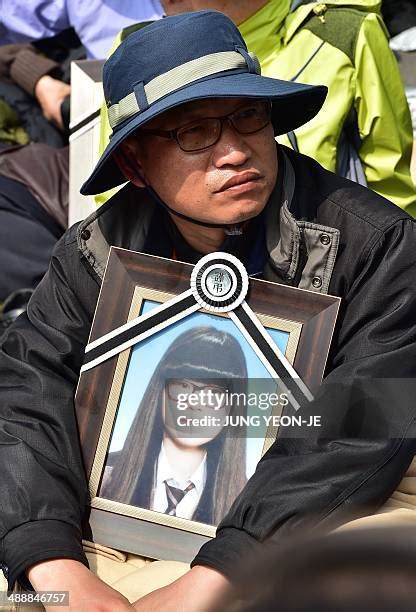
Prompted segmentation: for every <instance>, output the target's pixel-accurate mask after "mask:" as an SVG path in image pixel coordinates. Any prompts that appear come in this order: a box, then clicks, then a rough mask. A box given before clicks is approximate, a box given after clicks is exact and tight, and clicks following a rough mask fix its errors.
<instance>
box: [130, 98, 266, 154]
mask: <svg viewBox="0 0 416 612" xmlns="http://www.w3.org/2000/svg"><path fill="white" fill-rule="evenodd" d="M271 111H272V106H271V103H270V102H269V101H268V100H254V101H252V102H250V104H246V105H245V106H243V107H241V108H238V109H237V110H235V111H233V112H232V113H230V114H229V115H224V116H222V117H206V118H204V119H198V121H193V122H192V123H188V124H187V125H183V126H182V127H180V128H177V129H175V130H146V129H143V130H140V132H141V133H144V134H151V135H153V136H160V137H161V138H167V139H169V140H176V142H177V143H178V145H179V147H180V148H181V149H182V151H185V152H186V153H196V152H197V151H204V150H205V149H208V148H209V147H212V146H213V145H215V144H216V143H217V142H218V141H219V139H220V138H221V134H222V130H223V125H224V121H227V122H228V123H229V125H231V126H232V127H233V128H234V129H235V130H236V132H238V133H239V134H255V133H256V132H260V130H263V129H264V128H265V127H266V125H268V124H269V123H270V119H271Z"/></svg>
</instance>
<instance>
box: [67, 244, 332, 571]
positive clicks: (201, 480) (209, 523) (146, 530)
mask: <svg viewBox="0 0 416 612" xmlns="http://www.w3.org/2000/svg"><path fill="white" fill-rule="evenodd" d="M230 265H231V264H230ZM193 269H194V266H191V265H188V264H184V263H180V262H176V261H172V260H169V259H163V258H160V257H154V256H149V255H144V254H141V253H135V252H132V251H128V250H124V249H119V248H114V247H113V248H111V251H110V255H109V259H108V264H107V269H106V272H105V275H104V279H103V284H102V289H101V293H100V297H99V300H98V303H97V308H96V313H95V317H94V322H93V325H92V329H91V334H90V341H89V347H91V348H92V349H96V346H97V343H100V342H101V339H103V338H105V339H106V342H107V344H108V346H109V347H110V348H111V347H113V348H111V350H109V352H108V353H107V355H106V356H105V358H104V359H103V360H102V361H100V359H97V360H96V362H95V361H94V360H92V361H90V365H92V367H89V368H88V369H86V370H84V371H83V370H82V371H81V372H82V373H81V376H80V380H79V384H78V389H77V394H76V413H77V420H78V426H79V434H80V440H81V449H82V453H83V459H84V465H85V469H86V473H87V477H88V482H89V489H90V496H91V513H90V517H89V525H88V527H87V533H86V537H88V538H90V539H93V540H94V541H96V542H98V543H100V544H104V545H107V546H111V547H113V548H116V549H119V550H123V551H125V552H132V553H136V554H139V555H143V556H148V557H151V558H156V559H174V560H180V561H190V560H191V559H192V558H193V557H194V556H195V554H196V552H197V551H198V550H199V548H200V547H201V545H202V544H203V543H204V542H206V541H207V539H209V538H211V537H213V536H214V535H215V529H216V526H217V525H218V523H219V522H220V520H221V519H222V517H224V516H225V514H226V512H227V511H228V509H229V508H230V506H231V504H232V503H233V501H234V500H235V498H236V497H237V496H238V494H239V493H240V492H241V490H242V489H243V488H244V485H245V483H246V482H247V480H248V479H249V478H250V477H251V476H252V474H253V473H254V471H255V469H256V465H257V463H258V461H259V460H260V458H261V457H262V455H263V454H264V453H265V452H266V451H267V449H268V448H269V447H270V445H271V444H272V443H273V442H274V440H275V439H276V435H277V433H278V429H279V425H280V423H281V419H282V418H283V417H282V414H284V411H285V409H286V407H287V406H288V405H289V403H290V401H291V398H290V394H291V391H290V389H289V388H288V387H287V386H286V385H285V384H284V380H283V379H280V378H278V377H276V376H275V375H274V374H273V372H274V370H273V369H271V368H270V367H268V362H267V359H265V358H264V356H263V353H267V351H265V350H264V348H263V349H261V346H260V342H259V343H257V342H256V341H255V340H254V341H253V339H252V338H251V337H250V335H249V334H247V333H245V329H244V324H241V322H239V321H238V320H237V319H236V317H235V316H233V314H232V312H216V311H215V308H214V310H209V309H207V308H204V307H203V306H201V305H200V304H196V303H195V304H194V306H193V307H192V308H189V307H188V311H186V312H187V314H186V315H185V316H184V315H183V313H182V314H181V313H180V312H179V308H176V310H175V313H174V314H173V316H171V318H170V319H169V324H166V323H164V324H163V325H162V324H161V323H160V314H158V313H160V312H161V309H162V310H163V308H164V307H167V306H168V305H169V304H173V305H174V306H175V304H179V301H178V300H180V298H181V296H186V295H187V293H186V292H187V291H188V292H189V287H190V283H191V282H192V280H191V276H192V272H193ZM213 272H214V274H213V275H212V274H211V280H212V283H214V284H215V283H219V282H223V279H222V278H220V275H218V273H217V271H216V269H215V270H213ZM245 304H247V309H249V310H248V311H249V312H251V313H253V317H254V318H255V322H256V325H257V326H258V328H259V329H261V330H262V334H263V336H264V337H265V338H266V339H268V340H269V341H270V346H272V347H275V350H276V351H277V352H278V353H279V354H280V355H281V356H282V359H283V360H284V361H285V362H287V364H288V368H289V369H290V370H291V371H293V372H294V373H296V374H297V375H298V376H299V377H300V379H301V381H303V384H304V385H305V386H306V388H307V389H308V390H310V392H311V393H313V392H314V391H315V390H316V389H317V387H318V386H319V384H320V382H321V380H322V376H323V372H324V368H325V362H326V358H327V355H328V351H329V346H330V342H331V337H332V333H333V329H334V325H335V321H336V316H337V312H338V307H339V298H336V297H332V296H327V295H321V294H319V293H314V292H309V291H305V290H300V289H296V288H293V287H288V286H284V285H278V284H275V283H270V282H267V281H261V280H256V279H250V281H249V287H248V293H247V297H246V302H245ZM138 318H141V319H138ZM142 319H143V320H149V321H150V320H151V321H152V322H153V327H152V328H151V329H150V331H149V330H148V331H147V332H145V333H142V334H141V335H140V337H138V341H137V342H136V341H135V339H134V338H133V341H130V343H129V345H128V346H127V344H126V343H125V344H123V339H124V338H125V335H124V336H123V333H124V334H125V333H127V331H128V330H129V329H132V327H131V325H133V324H135V322H136V321H137V320H142ZM242 321H243V319H242ZM243 323H244V321H243ZM114 330H116V331H114ZM117 330H121V331H123V330H126V331H125V332H123V333H120V334H119V335H117ZM132 335H133V334H132V333H130V336H132ZM257 344H258V345H257ZM114 346H115V347H116V348H114ZM262 350H263V353H262ZM91 359H92V357H91ZM292 368H293V370H292Z"/></svg>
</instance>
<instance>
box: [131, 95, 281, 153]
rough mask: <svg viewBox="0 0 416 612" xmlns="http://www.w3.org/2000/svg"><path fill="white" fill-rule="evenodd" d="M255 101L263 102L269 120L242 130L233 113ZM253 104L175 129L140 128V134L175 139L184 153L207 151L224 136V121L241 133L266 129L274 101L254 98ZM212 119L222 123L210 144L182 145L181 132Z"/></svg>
mask: <svg viewBox="0 0 416 612" xmlns="http://www.w3.org/2000/svg"><path fill="white" fill-rule="evenodd" d="M253 102H254V103H259V104H260V103H262V104H263V105H264V107H265V109H266V116H267V121H266V122H265V123H264V125H262V126H261V127H259V128H256V129H255V130H250V131H248V132H245V131H244V132H242V131H241V130H240V129H239V128H238V127H237V126H236V125H235V123H234V121H233V115H235V114H237V113H239V112H241V111H242V110H244V109H245V108H250V106H251V104H253ZM251 104H250V103H249V102H247V103H246V104H244V105H242V106H239V107H238V108H236V109H235V110H234V111H233V112H232V113H228V115H221V116H220V117H202V118H201V119H198V120H195V121H192V122H190V123H187V124H186V125H182V126H181V127H178V128H175V129H174V130H152V129H150V130H149V129H146V128H143V129H140V130H138V133H139V134H148V135H149V136H159V137H160V138H166V139H168V140H175V141H176V143H177V145H178V147H179V148H180V149H181V150H182V151H184V153H198V152H200V151H205V150H206V149H209V148H210V147H213V146H214V145H216V144H217V142H218V141H219V140H220V138H221V136H222V130H223V126H224V121H227V122H228V124H229V125H231V126H232V128H233V129H234V130H235V131H236V132H238V133H239V134H243V135H245V134H247V135H249V134H256V133H257V132H260V131H261V130H264V128H265V127H266V126H267V125H268V124H269V123H270V122H271V116H272V103H271V101H270V100H252V101H251ZM212 120H216V121H217V122H219V123H220V129H219V131H218V135H217V138H216V139H215V141H214V142H212V143H210V144H209V145H206V146H204V147H200V148H198V149H184V148H183V146H181V144H180V142H179V138H178V134H180V133H181V132H184V131H186V130H189V129H190V128H192V127H193V126H194V125H198V124H200V123H203V122H205V121H212Z"/></svg>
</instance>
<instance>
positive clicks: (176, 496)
mask: <svg viewBox="0 0 416 612" xmlns="http://www.w3.org/2000/svg"><path fill="white" fill-rule="evenodd" d="M164 482H165V487H166V497H167V498H168V507H167V508H166V510H165V514H169V515H170V516H176V506H177V505H178V504H179V502H180V501H182V499H183V498H184V497H185V495H186V494H187V493H188V492H189V491H192V489H194V488H195V485H194V483H193V482H190V483H189V485H188V486H187V487H186V488H185V489H178V487H173V486H172V485H170V484H168V483H167V481H166V480H165V481H164Z"/></svg>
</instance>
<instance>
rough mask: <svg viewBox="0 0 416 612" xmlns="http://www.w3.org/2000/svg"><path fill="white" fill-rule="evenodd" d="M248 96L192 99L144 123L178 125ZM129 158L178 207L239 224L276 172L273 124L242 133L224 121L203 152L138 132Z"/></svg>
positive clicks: (257, 208) (255, 210) (260, 204)
mask: <svg viewBox="0 0 416 612" xmlns="http://www.w3.org/2000/svg"><path fill="white" fill-rule="evenodd" d="M250 104H251V103H250V101H249V100H247V99H220V98H212V99H208V100H202V101H196V102H190V103H187V104H184V105H182V106H180V107H178V108H176V109H173V110H172V111H168V112H166V113H164V114H163V115H161V116H160V117H157V118H156V119H154V120H153V121H151V122H149V123H147V124H146V125H145V129H146V130H173V129H177V128H180V127H182V126H184V125H187V124H189V123H193V122H195V121H198V120H199V119H203V118H207V117H222V116H224V115H228V114H229V113H233V112H234V111H236V110H237V109H240V108H244V107H245V106H246V105H248V106H250ZM127 149H128V152H129V155H130V159H131V161H132V162H133V163H135V164H136V165H137V168H138V172H139V174H140V175H141V176H142V177H143V179H144V180H145V182H146V184H147V185H149V186H150V187H152V188H153V189H154V190H155V191H156V193H157V194H158V195H159V197H160V198H161V199H162V200H163V201H164V202H165V203H166V204H167V205H168V206H170V207H171V208H172V209H174V210H175V211H177V212H179V213H182V214H185V215H187V216H189V217H191V218H193V219H196V220H199V221H203V222H204V221H205V222H208V223H224V224H235V223H240V222H242V221H246V220H247V219H250V218H252V217H255V216H256V215H258V214H259V213H260V212H261V211H262V210H263V208H264V207H265V205H266V203H267V201H268V199H269V197H270V194H271V193H272V191H273V188H274V185H275V183H276V178H277V153H276V143H275V140H274V135H273V127H272V125H271V123H268V124H267V125H266V127H264V128H263V129H261V130H260V131H258V132H256V133H254V134H239V133H238V132H237V131H236V130H235V129H234V128H233V127H232V126H231V125H230V123H229V122H228V121H223V123H222V133H221V137H220V138H219V140H218V142H217V143H216V144H214V145H212V146H210V147H209V148H207V149H205V150H203V151H198V152H185V151H183V150H182V149H181V148H180V147H179V145H178V143H177V142H176V141H175V140H168V139H165V138H162V137H160V136H155V135H147V134H143V132H141V133H140V132H139V134H138V135H137V136H134V137H132V138H130V139H129V141H128V143H127Z"/></svg>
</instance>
